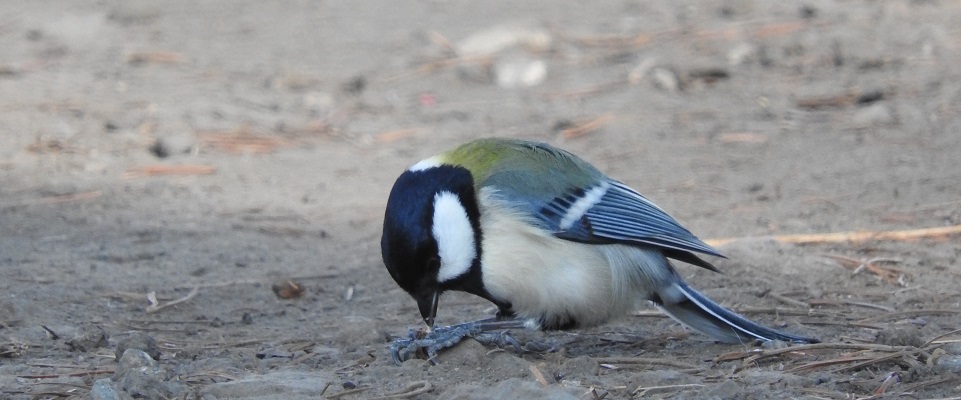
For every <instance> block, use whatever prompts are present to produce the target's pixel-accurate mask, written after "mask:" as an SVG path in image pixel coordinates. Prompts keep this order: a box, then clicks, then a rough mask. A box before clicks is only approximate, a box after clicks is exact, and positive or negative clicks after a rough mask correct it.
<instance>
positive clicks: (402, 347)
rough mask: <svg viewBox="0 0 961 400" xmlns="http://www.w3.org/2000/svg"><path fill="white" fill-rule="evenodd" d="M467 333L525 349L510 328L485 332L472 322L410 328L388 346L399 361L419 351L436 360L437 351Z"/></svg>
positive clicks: (484, 339)
mask: <svg viewBox="0 0 961 400" xmlns="http://www.w3.org/2000/svg"><path fill="white" fill-rule="evenodd" d="M467 337H472V338H474V339H475V340H477V341H479V342H481V343H483V344H487V345H491V344H493V345H496V346H499V347H508V346H510V347H512V348H514V350H515V351H517V352H518V353H520V352H522V351H523V347H522V346H521V345H520V343H518V342H517V340H516V339H514V337H513V336H511V335H510V333H508V332H507V331H499V332H484V331H481V330H479V329H477V328H475V327H473V326H471V324H462V325H453V326H445V327H440V328H435V329H434V330H433V331H430V332H424V331H419V330H414V329H411V330H409V331H408V332H407V337H406V338H401V339H397V340H395V341H394V342H393V343H391V344H390V346H388V350H389V351H390V356H391V359H393V360H394V363H395V364H397V365H400V364H401V363H403V362H404V361H407V360H409V359H411V358H415V357H417V355H418V354H426V356H427V359H428V360H430V362H431V363H433V364H436V361H435V359H436V357H437V352H439V351H441V350H444V349H446V348H449V347H453V346H454V345H455V344H457V343H459V342H460V341H461V340H464V338H467Z"/></svg>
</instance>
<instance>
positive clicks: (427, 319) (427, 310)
mask: <svg viewBox="0 0 961 400" xmlns="http://www.w3.org/2000/svg"><path fill="white" fill-rule="evenodd" d="M439 298H440V291H439V290H436V289H435V290H434V292H433V293H431V294H430V295H429V296H424V297H420V298H418V299H417V308H419V309H420V316H421V317H424V323H426V324H427V329H434V317H436V316H437V299H439Z"/></svg>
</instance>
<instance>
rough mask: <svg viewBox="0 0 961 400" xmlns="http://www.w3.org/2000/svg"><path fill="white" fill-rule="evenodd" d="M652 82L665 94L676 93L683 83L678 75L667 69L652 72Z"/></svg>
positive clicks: (659, 68)
mask: <svg viewBox="0 0 961 400" xmlns="http://www.w3.org/2000/svg"><path fill="white" fill-rule="evenodd" d="M651 81H652V82H653V83H654V86H655V87H657V88H658V89H661V90H663V91H665V92H671V93H674V92H676V91H678V90H679V89H680V88H681V81H680V79H678V77H677V74H675V73H674V71H671V70H669V69H667V68H661V67H658V68H654V69H653V70H651Z"/></svg>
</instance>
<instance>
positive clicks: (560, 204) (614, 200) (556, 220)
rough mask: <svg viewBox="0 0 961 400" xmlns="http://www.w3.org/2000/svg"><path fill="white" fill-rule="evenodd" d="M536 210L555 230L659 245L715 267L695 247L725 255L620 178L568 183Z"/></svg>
mask: <svg viewBox="0 0 961 400" xmlns="http://www.w3.org/2000/svg"><path fill="white" fill-rule="evenodd" d="M535 214H536V217H537V218H538V219H539V220H540V221H541V222H542V223H543V224H544V225H545V227H547V228H548V229H551V230H552V231H553V232H555V233H554V234H555V236H557V237H560V238H563V239H567V240H571V241H576V242H583V243H598V244H600V243H623V244H635V245H650V246H655V247H658V248H660V249H661V250H662V251H663V252H664V255H665V256H667V257H670V258H674V259H677V260H680V261H684V262H687V263H691V264H694V265H697V266H701V267H704V268H707V269H710V270H713V271H717V269H716V268H714V266H713V265H711V264H710V263H708V262H706V261H704V260H701V259H700V258H698V257H697V256H695V255H694V254H693V253H703V254H709V255H712V256H718V257H724V256H723V255H722V254H721V253H720V252H719V251H718V250H716V249H715V248H713V247H711V246H710V245H708V244H707V243H704V242H703V241H701V240H700V239H698V238H697V237H696V236H694V235H693V234H692V233H691V232H690V231H688V230H687V229H686V228H684V227H683V226H681V225H680V224H679V223H678V222H677V221H676V220H675V219H674V218H672V217H671V216H670V215H668V214H667V213H666V212H664V210H661V208H660V207H658V206H656V205H655V204H654V203H652V202H651V201H650V200H648V199H646V198H644V196H641V194H640V193H638V192H636V191H635V190H633V189H631V188H629V187H627V186H626V185H624V184H622V183H620V182H617V181H611V180H604V181H598V182H597V183H595V184H594V185H593V186H592V187H587V188H573V189H569V190H567V191H566V192H564V193H563V194H562V195H560V196H557V197H555V198H554V199H553V200H550V201H548V202H547V203H546V204H544V205H543V206H542V207H540V209H539V210H537V211H536V212H535Z"/></svg>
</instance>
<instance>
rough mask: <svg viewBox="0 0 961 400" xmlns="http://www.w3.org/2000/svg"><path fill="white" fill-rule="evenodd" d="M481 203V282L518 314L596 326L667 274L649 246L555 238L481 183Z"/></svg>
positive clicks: (647, 294) (630, 305)
mask: <svg viewBox="0 0 961 400" xmlns="http://www.w3.org/2000/svg"><path fill="white" fill-rule="evenodd" d="M480 204H481V229H482V232H483V240H484V244H483V249H484V251H483V253H482V254H481V268H482V276H483V279H484V287H485V288H486V289H487V290H488V292H489V293H490V294H491V295H493V296H495V297H498V298H500V299H504V300H506V301H509V302H510V303H511V305H512V307H513V311H514V312H515V313H516V314H517V316H518V317H520V318H532V319H538V320H545V321H548V322H550V321H557V322H564V321H566V320H570V319H573V320H575V321H576V322H577V324H578V325H579V326H592V325H597V324H601V323H603V322H606V321H608V320H610V319H611V318H613V317H619V316H622V315H625V314H626V313H627V312H628V311H631V310H633V309H636V307H638V306H639V304H640V303H643V302H644V301H646V300H648V299H649V298H650V296H651V293H653V291H652V288H654V287H661V286H659V285H662V284H664V281H665V280H666V279H669V277H668V276H665V273H667V272H668V270H667V269H666V268H664V265H666V262H667V261H666V260H665V259H664V256H663V255H661V254H660V252H657V251H655V250H645V249H639V248H635V247H630V246H624V245H589V244H582V243H575V242H571V241H568V240H564V239H559V238H557V237H555V236H553V235H552V234H550V233H549V232H546V231H544V230H542V229H539V228H536V227H533V226H531V225H530V224H529V223H525V222H524V221H525V219H524V217H523V216H522V215H521V214H519V213H518V212H517V211H516V210H514V209H512V208H510V207H508V206H506V205H505V204H503V203H502V202H499V201H498V200H497V196H496V193H494V192H493V191H492V190H490V189H487V188H485V189H482V190H481V193H480ZM667 275H669V273H668V274H667Z"/></svg>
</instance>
